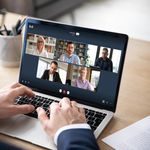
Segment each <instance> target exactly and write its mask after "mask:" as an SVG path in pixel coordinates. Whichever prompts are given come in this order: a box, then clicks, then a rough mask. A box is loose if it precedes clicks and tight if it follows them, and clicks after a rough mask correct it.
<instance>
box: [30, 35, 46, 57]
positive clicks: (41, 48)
mask: <svg viewBox="0 0 150 150" xmlns="http://www.w3.org/2000/svg"><path fill="white" fill-rule="evenodd" d="M44 48H45V40H44V38H43V37H42V36H39V37H38V39H37V48H36V49H35V50H34V51H33V52H32V55H37V56H42V57H48V54H47V51H46V50H45V49H44Z"/></svg>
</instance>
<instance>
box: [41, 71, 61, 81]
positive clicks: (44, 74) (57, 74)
mask: <svg viewBox="0 0 150 150" xmlns="http://www.w3.org/2000/svg"><path fill="white" fill-rule="evenodd" d="M41 79H45V80H49V70H45V71H44V73H43V75H42V77H41ZM53 82H59V83H62V81H61V79H60V76H59V73H58V72H55V74H54V75H53Z"/></svg>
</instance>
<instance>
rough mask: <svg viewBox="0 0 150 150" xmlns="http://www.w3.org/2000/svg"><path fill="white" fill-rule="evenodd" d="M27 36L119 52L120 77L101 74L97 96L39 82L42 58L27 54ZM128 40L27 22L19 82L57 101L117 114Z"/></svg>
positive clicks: (112, 74)
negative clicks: (37, 35)
mask: <svg viewBox="0 0 150 150" xmlns="http://www.w3.org/2000/svg"><path fill="white" fill-rule="evenodd" d="M74 32H79V33H80V36H75V34H73V33H74ZM27 33H33V34H40V35H43V36H51V37H55V38H58V39H65V40H69V41H77V42H82V43H87V44H93V45H97V46H104V47H110V48H113V49H119V50H121V51H122V52H121V58H120V66H119V71H118V73H113V72H108V71H101V74H100V79H99V83H98V88H97V91H96V92H91V91H86V90H83V89H79V88H74V87H71V86H68V85H63V84H59V83H56V82H55V83H54V82H48V81H47V80H40V79H38V78H36V73H37V65H38V60H39V58H38V57H37V56H33V55H29V54H26V53H25V51H26V36H27ZM127 39H128V38H127V36H126V35H123V34H117V33H111V32H104V31H98V30H92V29H87V28H81V27H75V26H69V25H63V24H57V23H50V22H44V21H37V20H32V19H28V20H27V22H26V29H25V34H24V44H23V51H22V63H21V70H20V78H19V82H20V83H22V84H24V85H27V86H29V87H32V88H34V89H35V90H39V91H40V92H43V93H46V94H50V95H54V96H58V97H63V96H68V97H70V98H71V99H74V100H76V101H78V102H80V103H84V104H88V105H91V106H95V107H98V108H104V109H108V110H112V111H115V107H116V101H117V96H118V91H119V85H120V79H121V74H122V68H123V63H124V57H125V51H126V45H127ZM59 89H62V90H65V91H70V94H69V95H65V94H60V93H59ZM104 101H105V103H104Z"/></svg>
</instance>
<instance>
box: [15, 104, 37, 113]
mask: <svg viewBox="0 0 150 150" xmlns="http://www.w3.org/2000/svg"><path fill="white" fill-rule="evenodd" d="M34 109H35V107H34V106H33V105H28V104H25V105H14V106H13V110H14V111H13V115H17V114H28V113H30V112H32V111H34Z"/></svg>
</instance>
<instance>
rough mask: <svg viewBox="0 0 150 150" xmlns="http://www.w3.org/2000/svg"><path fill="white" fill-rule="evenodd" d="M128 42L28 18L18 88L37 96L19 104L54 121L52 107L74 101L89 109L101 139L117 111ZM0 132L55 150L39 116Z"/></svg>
mask: <svg viewBox="0 0 150 150" xmlns="http://www.w3.org/2000/svg"><path fill="white" fill-rule="evenodd" d="M127 42H128V36H127V35H125V34H120V33H113V32H107V31H101V30H95V29H90V28H84V27H78V26H73V25H66V24H62V23H57V22H52V21H47V20H41V19H35V18H30V17H29V18H27V19H26V23H25V30H24V35H23V48H22V59H21V66H20V74H19V83H21V84H23V85H25V86H27V87H29V88H32V90H33V91H34V92H35V94H36V96H35V97H33V98H28V97H27V96H24V97H18V98H17V100H16V104H18V105H21V104H32V105H34V106H35V107H36V108H37V107H39V106H40V107H43V108H44V109H45V111H46V113H47V115H48V116H50V113H49V111H48V107H49V105H50V104H51V103H52V102H59V101H60V100H61V98H62V97H69V98H70V99H71V100H75V101H77V102H78V106H79V107H83V108H84V109H85V114H86V118H87V123H88V124H89V125H90V126H91V129H92V130H93V132H94V134H95V137H96V138H98V136H99V135H100V133H101V132H102V131H103V129H104V128H105V127H106V125H107V124H108V123H109V121H110V120H111V118H112V117H113V115H114V113H115V110H116V105H117V98H118V93H119V87H120V82H121V76H122V71H123V65H124V60H125V54H126V48H127ZM0 132H1V133H3V134H7V135H9V136H12V137H15V138H19V139H22V140H25V141H28V142H31V143H33V144H35V145H39V146H42V147H45V148H49V149H56V146H55V145H54V143H53V141H52V140H51V139H49V138H48V136H47V135H46V133H45V132H44V131H43V129H42V127H41V125H40V123H39V121H38V119H37V113H36V111H34V112H32V113H30V114H27V115H18V116H15V117H12V118H10V119H4V120H3V122H2V123H1V124H0Z"/></svg>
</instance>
